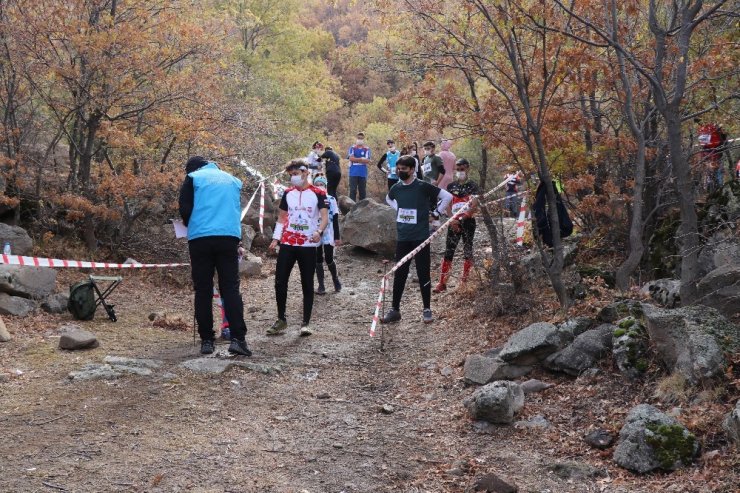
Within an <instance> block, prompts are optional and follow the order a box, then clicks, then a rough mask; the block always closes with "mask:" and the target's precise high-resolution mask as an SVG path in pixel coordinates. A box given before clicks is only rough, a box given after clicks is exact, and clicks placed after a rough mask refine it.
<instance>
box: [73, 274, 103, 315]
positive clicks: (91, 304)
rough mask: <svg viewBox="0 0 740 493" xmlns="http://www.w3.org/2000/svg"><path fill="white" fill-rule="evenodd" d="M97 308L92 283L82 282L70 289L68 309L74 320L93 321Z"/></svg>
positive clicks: (88, 281)
mask: <svg viewBox="0 0 740 493" xmlns="http://www.w3.org/2000/svg"><path fill="white" fill-rule="evenodd" d="M96 308H97V304H96V303H95V292H94V288H93V283H92V281H90V280H87V281H80V282H78V283H76V284H73V285H72V286H70V287H69V301H68V302H67V309H68V310H69V312H70V313H71V314H72V316H73V317H74V318H76V319H77V320H92V318H93V316H94V315H95V309H96Z"/></svg>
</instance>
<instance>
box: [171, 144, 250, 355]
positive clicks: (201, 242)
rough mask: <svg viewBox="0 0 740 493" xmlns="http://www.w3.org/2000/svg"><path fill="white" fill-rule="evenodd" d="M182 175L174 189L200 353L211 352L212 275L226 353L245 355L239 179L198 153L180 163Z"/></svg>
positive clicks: (212, 333) (212, 345)
mask: <svg viewBox="0 0 740 493" xmlns="http://www.w3.org/2000/svg"><path fill="white" fill-rule="evenodd" d="M185 172H186V173H187V176H186V177H185V181H184V182H183V184H182V186H181V187H180V198H179V206H180V216H181V217H182V222H183V224H184V225H185V226H187V227H188V249H189V251H190V265H191V270H192V277H193V286H194V288H195V302H194V305H195V320H196V321H197V323H198V333H199V334H200V341H201V343H200V352H201V354H211V353H213V351H214V344H215V338H216V337H215V336H216V334H215V332H214V331H213V310H212V307H211V299H212V297H213V274H214V272H218V289H219V291H220V293H221V298H222V300H223V303H224V310H225V312H226V318H227V320H228V321H229V328H230V330H231V343H230V344H229V352H230V353H232V354H239V355H242V356H251V355H252V352H251V351H250V350H249V348H248V347H247V342H246V339H245V337H246V334H247V326H246V324H245V323H244V303H243V301H242V297H241V294H240V292H239V241H240V240H241V221H240V217H241V207H240V198H241V189H242V182H241V180H239V179H237V178H235V177H233V176H231V175H230V174H229V173H227V172H225V171H222V170H221V169H219V167H218V165H216V163H214V162H212V161H208V160H207V159H205V158H203V157H201V156H193V157H191V158H190V159H188V161H187V163H186V164H185Z"/></svg>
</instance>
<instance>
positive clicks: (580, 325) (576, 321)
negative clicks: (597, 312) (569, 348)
mask: <svg viewBox="0 0 740 493" xmlns="http://www.w3.org/2000/svg"><path fill="white" fill-rule="evenodd" d="M593 324H594V323H593V320H591V319H590V318H588V317H576V318H571V319H569V320H566V321H565V322H563V323H561V324H558V331H559V332H560V337H561V338H562V339H563V341H564V342H567V343H570V342H571V341H572V340H573V339H575V338H576V337H578V336H579V335H581V334H583V333H584V332H586V331H587V330H588V329H590V328H591V326H592V325H593Z"/></svg>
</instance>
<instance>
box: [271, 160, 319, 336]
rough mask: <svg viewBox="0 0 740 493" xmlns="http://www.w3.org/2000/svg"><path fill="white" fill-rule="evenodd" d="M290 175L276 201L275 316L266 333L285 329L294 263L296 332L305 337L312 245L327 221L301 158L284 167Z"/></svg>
mask: <svg viewBox="0 0 740 493" xmlns="http://www.w3.org/2000/svg"><path fill="white" fill-rule="evenodd" d="M285 171H286V172H287V173H288V174H289V175H290V184H291V187H290V188H288V189H287V190H285V193H284V194H283V198H282V199H281V201H280V216H279V218H278V221H277V224H276V225H275V232H274V234H273V235H272V243H270V249H271V250H274V249H275V248H277V246H278V244H279V245H280V251H279V253H278V258H277V265H276V267H275V301H276V302H277V315H278V318H277V320H276V321H275V323H274V324H272V327H270V328H269V329H267V335H278V334H280V333H282V332H283V331H285V329H287V328H288V322H287V318H286V316H285V307H286V304H287V301H288V281H289V280H290V273H291V271H292V270H293V266H294V265H295V264H296V262H298V269H299V270H300V272H301V288H302V290H303V323H302V324H301V330H300V335H301V336H309V335H311V334H312V330H311V328H310V327H309V322H310V321H311V311H312V310H313V294H314V288H313V278H314V271H315V270H316V248H317V247H318V246H319V245H320V244H321V236H322V235H323V234H324V231H326V228H327V225H328V224H329V214H328V209H327V208H328V205H329V204H328V201H327V198H326V192H325V191H323V190H321V189H319V188H317V187H314V186H313V185H310V184H309V182H308V177H309V174H310V172H309V170H308V167H307V166H306V163H305V161H303V160H302V159H294V160H293V161H291V162H290V163H288V166H287V167H286V168H285Z"/></svg>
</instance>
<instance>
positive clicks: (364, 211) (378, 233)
mask: <svg viewBox="0 0 740 493" xmlns="http://www.w3.org/2000/svg"><path fill="white" fill-rule="evenodd" d="M342 240H343V241H344V242H345V243H349V244H350V245H354V246H358V247H362V248H364V249H366V250H370V251H371V252H375V253H378V254H381V255H393V254H394V253H395V251H396V211H395V210H394V209H393V208H392V207H390V206H388V205H385V204H380V203H378V202H376V201H374V200H373V199H364V200H361V201H360V202H358V203H357V204H356V205H355V206H354V207H353V208H352V210H351V211H350V212H349V214H347V216H345V218H344V221H343V222H342Z"/></svg>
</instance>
